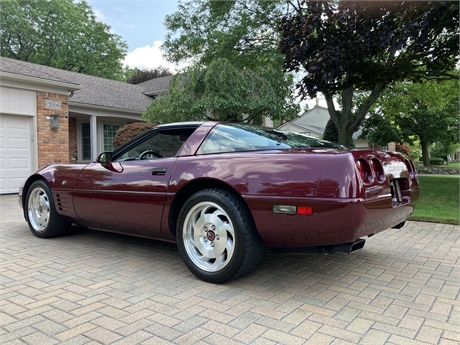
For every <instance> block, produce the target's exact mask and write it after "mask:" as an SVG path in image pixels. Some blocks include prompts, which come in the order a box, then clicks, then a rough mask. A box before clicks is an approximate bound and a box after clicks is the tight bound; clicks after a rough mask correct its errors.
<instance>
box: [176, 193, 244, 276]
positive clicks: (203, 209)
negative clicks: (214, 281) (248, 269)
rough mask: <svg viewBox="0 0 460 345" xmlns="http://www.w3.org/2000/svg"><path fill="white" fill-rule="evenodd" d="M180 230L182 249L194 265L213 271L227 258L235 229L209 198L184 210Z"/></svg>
mask: <svg viewBox="0 0 460 345" xmlns="http://www.w3.org/2000/svg"><path fill="white" fill-rule="evenodd" d="M182 231H183V242H184V247H185V250H186V251H187V254H188V256H189V258H190V260H192V262H193V263H194V264H195V265H196V266H197V267H198V268H200V269H202V270H203V271H206V272H217V271H220V270H221V269H223V268H224V267H225V266H227V264H228V263H229V262H230V261H231V259H232V256H233V252H234V248H235V231H234V228H233V224H232V221H231V220H230V217H229V216H228V214H227V213H226V212H225V211H224V209H222V208H221V207H220V206H219V205H217V204H215V203H213V202H210V201H205V202H200V203H198V204H196V205H195V206H194V207H192V208H191V209H190V210H189V212H188V213H187V216H186V217H185V222H184V226H183V229H182Z"/></svg>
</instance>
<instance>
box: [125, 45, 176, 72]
mask: <svg viewBox="0 0 460 345" xmlns="http://www.w3.org/2000/svg"><path fill="white" fill-rule="evenodd" d="M162 45H163V42H161V41H155V42H153V46H145V47H140V48H136V49H134V50H133V51H132V52H131V53H128V54H127V55H126V57H125V59H124V61H123V65H124V66H129V67H130V68H134V67H137V68H139V69H153V68H157V67H160V66H162V67H167V68H168V69H169V70H170V71H171V72H173V73H176V72H177V71H178V70H180V68H179V67H180V66H177V65H176V64H171V63H170V62H168V61H166V59H165V58H164V57H163V51H162V50H161V46H162Z"/></svg>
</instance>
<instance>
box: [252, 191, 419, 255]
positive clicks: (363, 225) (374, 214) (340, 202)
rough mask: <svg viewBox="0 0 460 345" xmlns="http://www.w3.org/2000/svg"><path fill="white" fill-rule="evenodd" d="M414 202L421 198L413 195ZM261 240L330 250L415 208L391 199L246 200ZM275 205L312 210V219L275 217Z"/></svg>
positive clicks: (272, 244) (404, 216) (396, 221)
mask: <svg viewBox="0 0 460 345" xmlns="http://www.w3.org/2000/svg"><path fill="white" fill-rule="evenodd" d="M414 197H415V200H416V199H418V195H414ZM244 199H245V200H246V202H247V203H248V205H249V208H250V209H251V211H252V215H253V217H254V221H255V224H256V227H257V229H258V232H259V234H260V236H261V237H262V239H263V241H264V242H265V244H266V245H267V246H268V247H270V248H289V247H292V248H293V247H310V246H327V245H334V244H342V243H349V242H355V241H357V240H358V239H359V238H361V237H364V236H372V235H374V234H377V233H379V232H381V231H384V230H386V229H389V228H391V227H393V226H395V225H397V224H399V223H401V222H404V221H405V220H406V219H407V217H409V216H410V215H411V214H412V212H413V210H414V205H415V200H414V202H408V203H407V204H405V205H402V206H398V207H392V198H391V196H390V195H389V196H386V197H380V198H377V199H373V200H363V199H359V198H355V199H317V198H310V199H307V198H283V197H282V198H280V197H264V198H263V199H260V198H259V197H250V196H244ZM273 204H283V205H304V206H311V207H312V209H313V214H312V215H287V214H274V213H272V211H271V208H272V205H273Z"/></svg>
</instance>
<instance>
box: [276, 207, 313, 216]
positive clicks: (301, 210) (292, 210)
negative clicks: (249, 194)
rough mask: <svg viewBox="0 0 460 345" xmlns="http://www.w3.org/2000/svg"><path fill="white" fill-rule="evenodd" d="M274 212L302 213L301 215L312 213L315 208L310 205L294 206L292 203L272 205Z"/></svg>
mask: <svg viewBox="0 0 460 345" xmlns="http://www.w3.org/2000/svg"><path fill="white" fill-rule="evenodd" d="M272 212H273V213H282V214H300V215H312V214H313V210H312V208H311V207H309V206H292V205H272Z"/></svg>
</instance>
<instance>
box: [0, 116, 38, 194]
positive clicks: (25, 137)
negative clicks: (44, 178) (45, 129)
mask: <svg viewBox="0 0 460 345" xmlns="http://www.w3.org/2000/svg"><path fill="white" fill-rule="evenodd" d="M31 173H32V118H31V117H29V116H19V115H2V114H0V194H7V193H17V192H18V188H19V187H20V186H21V184H22V183H23V182H24V180H25V179H26V178H27V176H29V175H30V174H31Z"/></svg>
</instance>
